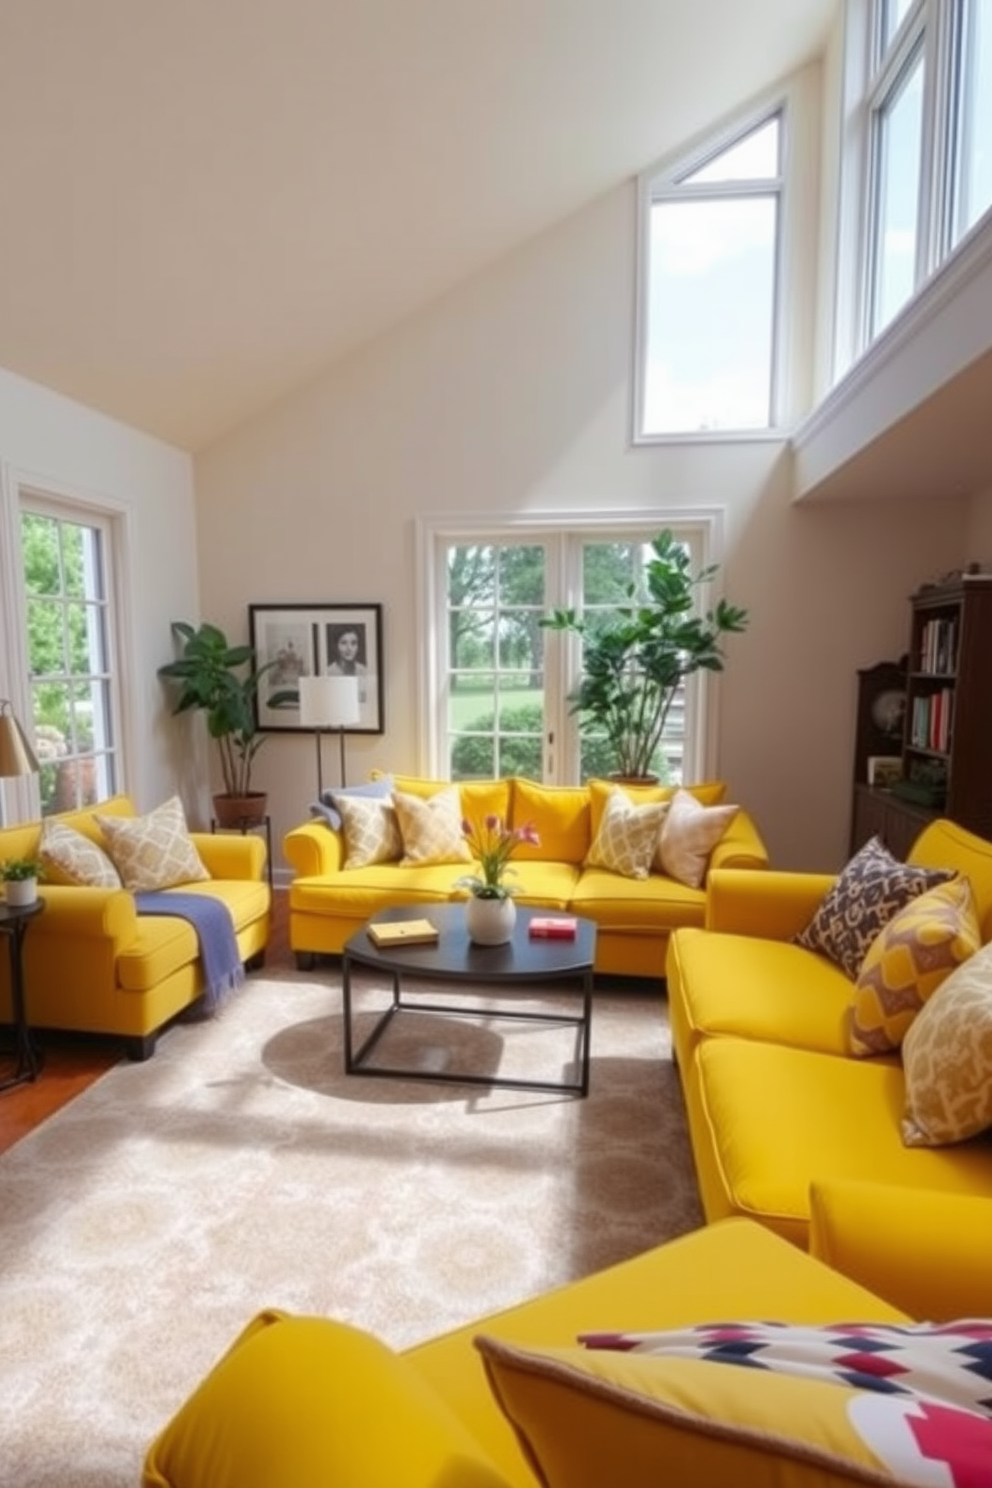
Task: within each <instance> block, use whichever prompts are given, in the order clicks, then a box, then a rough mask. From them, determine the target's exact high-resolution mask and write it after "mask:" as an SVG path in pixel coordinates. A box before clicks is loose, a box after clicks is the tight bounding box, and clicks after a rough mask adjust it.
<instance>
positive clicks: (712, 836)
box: [654, 790, 740, 889]
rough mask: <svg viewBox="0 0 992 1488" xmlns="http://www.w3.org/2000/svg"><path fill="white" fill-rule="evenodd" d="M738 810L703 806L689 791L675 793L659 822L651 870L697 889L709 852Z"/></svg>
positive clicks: (703, 873)
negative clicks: (661, 821)
mask: <svg viewBox="0 0 992 1488" xmlns="http://www.w3.org/2000/svg"><path fill="white" fill-rule="evenodd" d="M739 810H740V807H739V806H731V805H723V806H704V805H703V804H702V802H700V801H697V800H696V797H695V796H694V795H692V793H691V792H690V791H684V790H677V791H676V792H675V795H674V796H673V797H672V801H671V804H670V806H669V808H668V811H667V813H666V815H665V819H664V822H663V823H662V828H661V836H660V837H659V839H658V848H657V852H656V855H655V863H654V867H655V871H656V872H658V873H667V874H669V876H670V877H671V878H674V879H676V880H677V881H678V882H679V883H682V884H686V885H687V887H688V888H690V889H698V888H699V886H700V884H701V883H702V881H703V879H704V878H705V877H706V866H707V864H708V862H709V857H710V853H711V852H712V851H713V849H714V847H715V846H716V844H717V843H718V842H719V841H720V838H721V837H722V836H723V834H724V833H725V832H726V830H727V828H728V827H729V826H730V823H731V822H732V821H733V819H734V817H735V816H736V815H737V813H738V811H739Z"/></svg>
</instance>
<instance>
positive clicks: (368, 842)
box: [333, 791, 403, 868]
mask: <svg viewBox="0 0 992 1488" xmlns="http://www.w3.org/2000/svg"><path fill="white" fill-rule="evenodd" d="M333 799H334V806H335V809H336V810H337V811H338V812H339V813H340V816H341V823H342V829H343V831H344V866H345V867H346V868H368V867H370V866H371V864H373V863H396V862H398V861H399V858H400V854H401V853H402V851H403V839H402V837H401V836H400V824H399V822H398V821H397V820H396V812H395V810H394V809H393V803H392V801H391V800H380V799H377V798H376V797H370V796H349V795H345V794H344V793H343V792H341V791H335V792H334V793H333Z"/></svg>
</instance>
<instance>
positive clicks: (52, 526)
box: [20, 493, 121, 815]
mask: <svg viewBox="0 0 992 1488" xmlns="http://www.w3.org/2000/svg"><path fill="white" fill-rule="evenodd" d="M20 543H21V571H22V582H23V594H24V634H25V636H26V645H27V673H28V687H29V690H30V697H31V716H32V721H33V726H34V728H33V731H34V740H35V752H36V754H37V756H38V759H39V762H40V764H41V774H40V779H39V789H40V794H41V812H42V815H50V814H51V813H53V812H57V811H66V810H70V809H73V808H75V807H78V806H84V805H91V804H93V803H94V802H96V801H100V800H104V799H106V798H107V797H108V796H110V795H113V794H114V792H115V791H116V790H118V789H119V788H120V787H119V781H120V773H121V772H120V746H119V737H118V734H119V731H118V727H117V719H118V717H119V709H118V696H117V694H118V678H117V675H116V669H115V665H114V655H115V647H114V629H115V623H114V607H113V584H112V572H113V542H112V522H111V520H109V519H108V518H107V517H106V516H104V515H101V514H99V513H96V512H93V511H89V510H86V511H82V510H77V509H75V508H70V507H67V506H64V505H61V504H59V503H56V502H52V501H48V500H46V499H45V498H43V497H41V496H35V495H33V494H27V493H23V494H22V497H21V508H20Z"/></svg>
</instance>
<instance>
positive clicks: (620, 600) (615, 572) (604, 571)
mask: <svg viewBox="0 0 992 1488" xmlns="http://www.w3.org/2000/svg"><path fill="white" fill-rule="evenodd" d="M634 555H635V549H634V548H632V547H631V545H630V544H629V543H586V545H585V547H584V548H583V550H582V606H583V609H585V608H588V607H589V606H591V605H620V604H626V603H627V602H628V593H627V591H628V589H629V587H630V585H631V583H632V582H633V580H634V575H635V572H636V568H635V557H634Z"/></svg>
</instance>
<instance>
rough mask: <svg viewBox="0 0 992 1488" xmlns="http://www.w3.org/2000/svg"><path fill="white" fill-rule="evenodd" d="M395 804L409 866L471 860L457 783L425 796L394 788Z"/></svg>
mask: <svg viewBox="0 0 992 1488" xmlns="http://www.w3.org/2000/svg"><path fill="white" fill-rule="evenodd" d="M393 805H394V806H395V808H396V818H397V820H398V822H399V824H400V836H401V837H402V838H403V857H402V858H401V860H400V861H401V862H402V863H403V864H404V865H406V866H411V865H415V864H418V865H424V864H428V863H470V862H471V861H472V854H471V852H470V851H469V846H468V843H467V842H466V841H465V833H464V831H463V830H462V808H461V797H460V795H459V792H458V787H457V785H452V786H449V787H448V789H447V790H443V791H438V792H437V794H436V795H433V796H430V797H429V798H428V799H427V800H422V799H421V798H420V797H419V796H412V795H409V794H408V793H407V792H406V791H400V790H397V791H393Z"/></svg>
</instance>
